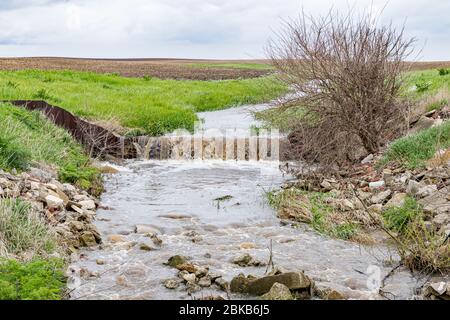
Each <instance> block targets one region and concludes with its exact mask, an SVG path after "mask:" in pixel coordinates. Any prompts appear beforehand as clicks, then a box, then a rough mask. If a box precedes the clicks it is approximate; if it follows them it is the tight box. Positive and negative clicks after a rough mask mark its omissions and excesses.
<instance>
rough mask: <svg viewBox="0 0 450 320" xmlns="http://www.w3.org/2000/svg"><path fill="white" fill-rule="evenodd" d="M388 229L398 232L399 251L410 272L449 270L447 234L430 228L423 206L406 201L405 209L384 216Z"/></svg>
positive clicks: (449, 251)
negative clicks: (426, 221) (425, 218)
mask: <svg viewBox="0 0 450 320" xmlns="http://www.w3.org/2000/svg"><path fill="white" fill-rule="evenodd" d="M383 219H384V223H385V226H386V227H387V228H388V229H390V230H392V231H394V232H396V233H397V237H396V239H397V241H398V243H397V249H398V251H399V254H400V256H401V258H402V261H403V263H404V265H405V266H407V267H408V268H409V269H411V271H422V272H441V273H445V272H448V271H450V246H448V245H446V244H445V235H444V234H443V233H439V232H437V231H436V230H435V229H434V228H430V227H429V226H428V227H427V225H426V223H425V220H424V213H423V211H422V208H421V206H420V205H419V204H418V203H417V201H416V200H414V199H413V198H407V199H406V201H405V203H404V204H403V206H401V207H398V208H390V209H388V210H386V211H385V212H384V213H383Z"/></svg>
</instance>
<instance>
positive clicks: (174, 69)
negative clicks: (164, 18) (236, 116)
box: [0, 57, 272, 80]
mask: <svg viewBox="0 0 450 320" xmlns="http://www.w3.org/2000/svg"><path fill="white" fill-rule="evenodd" d="M24 69H40V70H75V71H91V72H96V73H117V74H119V75H121V76H124V77H144V76H150V77H157V78H160V79H190V80H226V79H249V78H255V77H260V76H264V75H267V74H269V73H271V72H272V70H271V67H270V65H268V61H267V60H228V61H224V60H189V59H75V58H46V57H43V58H0V70H24Z"/></svg>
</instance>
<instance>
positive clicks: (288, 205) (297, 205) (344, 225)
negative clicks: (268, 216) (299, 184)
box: [266, 188, 359, 240]
mask: <svg viewBox="0 0 450 320" xmlns="http://www.w3.org/2000/svg"><path fill="white" fill-rule="evenodd" d="M266 196H267V200H268V203H269V205H270V206H271V207H273V208H275V209H276V210H278V212H279V214H280V215H283V210H288V211H289V212H290V213H294V214H295V216H297V217H299V218H300V221H301V222H308V223H309V224H310V225H311V227H312V228H313V229H314V230H316V231H317V232H319V233H322V234H326V235H329V236H332V237H335V238H338V239H343V240H350V239H353V238H354V237H355V236H356V235H358V233H359V227H358V225H357V224H356V223H353V222H350V221H345V219H342V218H343V215H342V214H341V213H339V212H336V211H335V210H334V209H333V207H332V206H331V205H329V204H328V203H327V198H333V196H334V195H333V194H332V193H321V192H308V191H304V190H300V189H297V188H289V189H284V190H279V191H270V192H267V193H266Z"/></svg>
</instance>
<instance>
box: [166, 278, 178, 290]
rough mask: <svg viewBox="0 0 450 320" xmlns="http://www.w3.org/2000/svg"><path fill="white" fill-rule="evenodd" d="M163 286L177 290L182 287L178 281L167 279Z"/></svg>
mask: <svg viewBox="0 0 450 320" xmlns="http://www.w3.org/2000/svg"><path fill="white" fill-rule="evenodd" d="M163 284H164V287H166V288H167V289H176V288H178V287H179V286H180V282H179V281H178V279H167V280H165V281H164V282H163Z"/></svg>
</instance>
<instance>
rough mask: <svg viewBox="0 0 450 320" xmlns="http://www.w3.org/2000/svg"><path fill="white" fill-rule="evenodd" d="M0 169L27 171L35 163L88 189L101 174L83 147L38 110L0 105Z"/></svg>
mask: <svg viewBox="0 0 450 320" xmlns="http://www.w3.org/2000/svg"><path fill="white" fill-rule="evenodd" d="M0 122H1V126H0V169H4V170H11V169H13V168H15V169H18V170H25V169H27V168H28V167H29V166H31V165H33V164H35V163H42V164H47V165H51V166H53V167H56V168H57V169H58V170H59V173H60V178H61V179H62V180H63V182H70V183H75V184H78V185H79V186H80V187H83V188H85V189H89V188H91V187H92V182H96V180H98V179H99V173H98V172H97V171H96V170H95V169H93V168H91V167H90V166H89V163H90V159H89V157H88V156H87V155H86V154H85V152H84V150H83V147H82V146H81V145H80V144H78V143H77V142H76V141H75V140H74V139H73V138H72V136H71V135H70V134H69V133H68V132H67V131H65V130H64V129H62V128H59V127H57V126H55V125H54V124H52V123H51V122H50V121H49V120H47V119H45V118H44V117H43V116H42V115H41V114H40V113H38V112H29V111H26V110H25V109H21V108H18V107H13V106H11V105H7V104H0Z"/></svg>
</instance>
